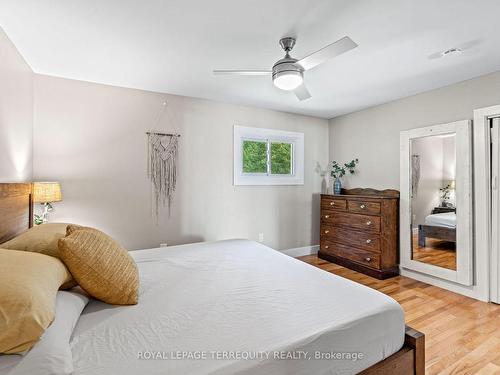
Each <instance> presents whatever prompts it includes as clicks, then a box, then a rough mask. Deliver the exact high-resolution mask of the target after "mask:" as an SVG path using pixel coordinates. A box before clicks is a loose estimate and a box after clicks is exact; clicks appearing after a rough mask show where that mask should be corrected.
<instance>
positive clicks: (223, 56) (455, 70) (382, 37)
mask: <svg viewBox="0 0 500 375" xmlns="http://www.w3.org/2000/svg"><path fill="white" fill-rule="evenodd" d="M499 15H500V1H498V0H481V1H471V0H439V1H436V0H377V1H375V0H246V1H243V0H211V1H207V0H178V1H173V0H148V1H144V0H143V1H141V0H105V1H103V0H2V1H0V26H1V27H3V29H4V30H5V32H6V33H7V35H8V36H9V37H10V38H11V39H12V41H13V42H14V44H15V45H16V46H17V47H18V49H19V51H20V52H21V54H22V55H23V56H24V57H25V59H26V61H27V62H28V63H29V64H30V65H31V67H32V69H33V70H34V71H35V72H36V73H41V74H48V75H54V76H60V77H66V78H72V79H79V80H85V81H92V82H99V83H105V84H111V85H116V86H124V87H133V88H139V89H145V90H152V91H159V92H167V93H172V94H179V95H187V96H194V97H200V98H208V99H214V100H220V101H225V102H232V103H240V104H248V105H254V106H259V107H265V108H271V109H276V110H282V111H288V112H295V113H302V114H306V115H313V116H319V117H324V118H331V117H334V116H338V115H340V114H344V113H348V112H352V111H355V110H358V109H361V108H365V107H369V106H373V105H376V104H380V103H384V102H387V101H391V100H394V99H397V98H401V97H405V96H408V95H412V94H415V93H418V92H422V91H426V90H430V89H433V88H437V87H441V86H445V85H448V84H451V83H455V82H459V81H463V80H465V79H469V78H472V77H475V76H478V75H482V74H485V73H489V72H493V71H496V70H500V48H498V46H500V28H499V26H498V25H499V22H498V17H499ZM288 35H293V36H296V37H297V45H296V47H295V49H294V51H293V53H292V55H293V56H295V57H297V58H300V57H303V56H305V55H307V54H309V53H311V52H313V51H315V50H317V49H319V48H321V47H323V46H325V45H326V44H329V43H331V42H333V41H335V40H337V39H339V38H341V37H343V36H344V35H348V36H350V37H351V38H352V39H353V40H354V41H355V42H357V43H358V44H359V47H358V48H357V49H355V50H353V51H350V52H348V53H346V54H345V55H342V56H340V57H338V58H336V59H333V60H331V61H329V62H328V63H326V64H324V65H321V66H319V67H317V68H315V69H313V70H311V71H309V72H306V76H305V80H306V84H307V86H308V87H309V90H310V92H311V93H312V95H313V97H312V99H309V100H307V101H303V102H299V101H298V100H297V99H296V98H295V96H294V95H293V94H292V93H289V92H284V91H280V90H279V89H277V88H275V87H274V86H273V85H272V82H271V79H270V78H269V77H234V76H232V77H221V76H217V77H216V76H213V75H212V73H211V71H212V69H217V68H218V69H240V68H253V69H259V68H260V69H262V68H263V69H269V68H270V67H271V66H272V64H273V63H274V62H275V61H276V60H278V59H279V58H281V57H282V55H283V54H282V51H281V49H280V47H279V46H278V39H279V38H281V37H283V36H288ZM456 46H464V47H466V51H465V53H463V54H462V55H460V56H447V57H444V58H433V57H435V54H436V53H437V52H439V51H443V50H446V49H448V48H451V47H456Z"/></svg>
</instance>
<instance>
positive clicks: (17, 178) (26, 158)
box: [0, 28, 33, 182]
mask: <svg viewBox="0 0 500 375" xmlns="http://www.w3.org/2000/svg"><path fill="white" fill-rule="evenodd" d="M32 174H33V72H32V71H31V68H30V67H29V66H28V64H26V62H25V61H24V59H23V58H22V56H21V55H20V54H19V52H18V51H17V49H16V47H15V46H14V45H13V44H12V42H11V41H10V40H9V38H8V37H7V35H6V34H5V33H4V31H3V30H2V28H0V182H22V181H29V180H31V177H32Z"/></svg>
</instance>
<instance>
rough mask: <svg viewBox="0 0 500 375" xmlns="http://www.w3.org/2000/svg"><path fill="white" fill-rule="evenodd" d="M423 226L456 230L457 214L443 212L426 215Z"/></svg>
mask: <svg viewBox="0 0 500 375" xmlns="http://www.w3.org/2000/svg"><path fill="white" fill-rule="evenodd" d="M425 224H426V225H434V226H438V227H446V228H456V227H457V214H456V213H454V212H444V213H441V214H432V215H428V216H426V218H425Z"/></svg>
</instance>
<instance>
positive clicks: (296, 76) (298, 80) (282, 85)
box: [273, 70, 304, 91]
mask: <svg viewBox="0 0 500 375" xmlns="http://www.w3.org/2000/svg"><path fill="white" fill-rule="evenodd" d="M303 82H304V77H303V74H302V72H301V71H298V70H297V71H285V72H278V73H276V74H274V75H273V83H274V86H276V87H277V88H279V89H281V90H285V91H292V90H295V89H296V88H297V87H299V86H300V85H301V84H302V83H303Z"/></svg>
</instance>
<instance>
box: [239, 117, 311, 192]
mask: <svg viewBox="0 0 500 375" xmlns="http://www.w3.org/2000/svg"><path fill="white" fill-rule="evenodd" d="M243 141H257V142H266V143H267V154H268V156H267V160H268V166H267V169H268V171H269V170H270V165H269V160H270V144H271V143H275V142H278V143H279V142H282V143H291V144H292V174H290V175H281V174H270V173H243ZM233 149H234V155H233V162H234V185H304V133H298V132H288V131H283V130H276V129H264V128H253V127H247V126H238V125H235V126H234V144H233Z"/></svg>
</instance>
